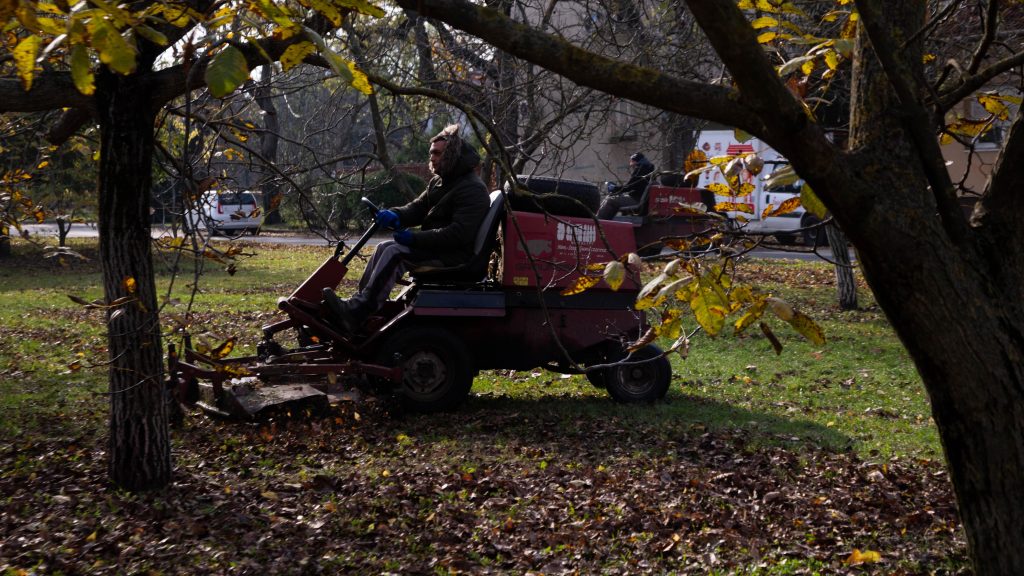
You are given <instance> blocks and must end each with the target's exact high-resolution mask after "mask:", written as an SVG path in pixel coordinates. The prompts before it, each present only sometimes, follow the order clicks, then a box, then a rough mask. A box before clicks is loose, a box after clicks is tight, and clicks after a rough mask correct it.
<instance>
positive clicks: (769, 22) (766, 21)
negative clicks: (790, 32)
mask: <svg viewBox="0 0 1024 576" xmlns="http://www.w3.org/2000/svg"><path fill="white" fill-rule="evenodd" d="M750 25H751V26H753V28H754V30H760V29H761V28H768V27H771V26H778V25H779V21H778V20H776V19H775V18H772V17H771V16H762V17H760V18H757V19H756V20H754V21H753V22H751V23H750Z"/></svg>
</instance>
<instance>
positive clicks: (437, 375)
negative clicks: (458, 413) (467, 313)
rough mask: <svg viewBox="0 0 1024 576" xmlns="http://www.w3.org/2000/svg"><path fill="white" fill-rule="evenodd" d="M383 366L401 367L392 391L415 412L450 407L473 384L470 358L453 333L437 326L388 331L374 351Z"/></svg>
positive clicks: (467, 391) (466, 394)
mask: <svg viewBox="0 0 1024 576" xmlns="http://www.w3.org/2000/svg"><path fill="white" fill-rule="evenodd" d="M376 362H377V363H378V364H382V365H384V366H395V365H396V362H398V364H397V365H399V366H401V367H402V382H401V384H400V385H398V386H397V387H396V390H395V391H396V392H397V394H398V397H399V399H400V400H401V402H402V404H403V405H404V406H405V407H406V408H408V409H410V410H412V411H415V412H424V413H430V412H443V411H446V410H452V409H453V408H456V407H457V406H458V405H459V404H461V403H462V402H464V401H465V400H466V397H467V396H469V390H470V388H471V387H472V386H473V374H474V370H473V361H472V358H471V357H470V355H469V351H468V350H467V349H466V345H465V344H463V343H462V340H460V339H459V338H458V337H456V336H455V335H454V334H452V333H451V332H449V331H448V330H445V329H444V328H440V327H437V326H411V327H408V328H405V329H400V331H398V332H395V333H394V334H392V335H391V336H390V337H389V338H388V339H387V340H386V341H385V342H384V344H383V345H382V346H381V347H380V350H379V351H378V352H377V354H376Z"/></svg>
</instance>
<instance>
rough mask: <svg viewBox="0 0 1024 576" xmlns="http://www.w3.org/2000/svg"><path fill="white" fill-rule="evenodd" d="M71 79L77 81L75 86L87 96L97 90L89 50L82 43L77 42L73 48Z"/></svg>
mask: <svg viewBox="0 0 1024 576" xmlns="http://www.w3.org/2000/svg"><path fill="white" fill-rule="evenodd" d="M71 79H72V80H73V81H74V82H75V88H78V91H79V92H81V93H82V94H85V95H86V96H89V95H91V94H92V93H93V92H95V91H96V82H95V77H94V76H93V73H92V63H91V62H89V51H88V49H86V47H85V46H83V45H81V44H75V45H74V46H73V47H72V48H71Z"/></svg>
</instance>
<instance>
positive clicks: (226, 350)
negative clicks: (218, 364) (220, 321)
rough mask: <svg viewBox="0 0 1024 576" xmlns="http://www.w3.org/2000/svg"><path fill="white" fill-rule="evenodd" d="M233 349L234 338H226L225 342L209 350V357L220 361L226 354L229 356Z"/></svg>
mask: <svg viewBox="0 0 1024 576" xmlns="http://www.w3.org/2000/svg"><path fill="white" fill-rule="evenodd" d="M234 349H235V339H234V338H228V339H227V340H225V341H224V342H222V343H221V344H220V346H217V347H216V348H214V349H213V350H211V351H210V356H212V357H214V358H216V359H218V360H220V359H221V358H224V357H225V356H227V355H228V354H231V351H232V350H234Z"/></svg>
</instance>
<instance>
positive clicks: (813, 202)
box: [800, 182, 828, 220]
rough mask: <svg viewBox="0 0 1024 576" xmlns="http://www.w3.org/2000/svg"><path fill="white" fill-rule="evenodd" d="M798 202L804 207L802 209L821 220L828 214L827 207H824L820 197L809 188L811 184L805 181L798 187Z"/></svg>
mask: <svg viewBox="0 0 1024 576" xmlns="http://www.w3.org/2000/svg"><path fill="white" fill-rule="evenodd" d="M800 204H801V205H802V206H803V207H804V210H807V211H808V212H810V213H811V214H814V215H815V216H817V217H818V218H820V219H822V220H824V219H825V217H826V216H827V215H828V208H825V205H824V204H822V203H821V199H820V198H818V195H817V194H815V193H814V190H812V189H811V185H810V184H808V183H806V182H804V185H803V186H801V187H800Z"/></svg>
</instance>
